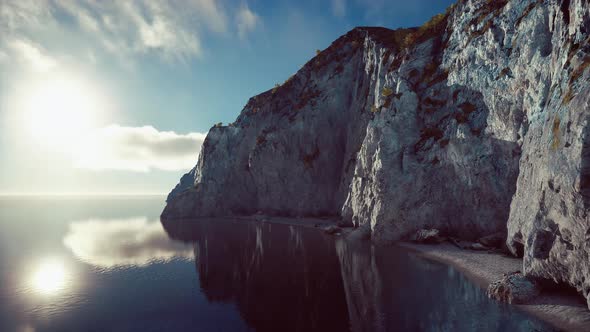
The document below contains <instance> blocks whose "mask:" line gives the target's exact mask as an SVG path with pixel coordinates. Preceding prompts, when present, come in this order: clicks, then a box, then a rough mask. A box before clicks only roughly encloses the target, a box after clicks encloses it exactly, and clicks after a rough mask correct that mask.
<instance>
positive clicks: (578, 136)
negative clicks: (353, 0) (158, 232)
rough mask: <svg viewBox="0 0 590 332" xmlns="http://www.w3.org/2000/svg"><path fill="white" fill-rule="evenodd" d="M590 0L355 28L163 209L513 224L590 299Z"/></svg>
mask: <svg viewBox="0 0 590 332" xmlns="http://www.w3.org/2000/svg"><path fill="white" fill-rule="evenodd" d="M589 17H590V3H589V2H588V1H585V0H567V1H565V0H563V1H558V0H543V1H538V0H519V1H516V0H511V1H509V0H502V1H487V0H460V1H458V3H457V4H456V5H455V6H453V7H452V8H450V9H449V11H448V12H447V13H446V14H445V15H443V16H438V17H437V18H436V19H435V20H433V21H431V22H430V23H429V24H428V25H426V26H425V27H423V28H421V29H418V30H417V29H405V30H395V31H394V30H389V29H384V28H366V27H365V28H355V29H353V30H352V31H350V32H349V33H347V34H346V35H344V36H342V37H340V38H339V39H338V40H336V41H335V42H334V43H333V44H332V45H331V46H330V47H328V48H327V49H326V50H324V51H322V52H321V53H319V55H318V56H316V57H315V58H313V59H312V60H310V61H309V62H308V63H307V64H306V65H304V66H303V67H302V68H301V69H300V70H299V71H298V72H297V73H296V74H295V75H294V76H293V77H292V78H290V79H289V80H287V81H286V82H285V83H284V84H282V85H281V86H280V87H278V88H276V89H272V90H269V91H266V92H264V93H262V94H260V95H258V96H256V97H253V98H251V99H250V100H249V101H248V103H247V104H246V106H245V107H244V109H243V110H242V112H241V114H240V115H239V116H238V118H237V120H236V121H235V122H234V123H233V124H232V125H231V126H215V127H213V128H211V130H210V131H209V134H208V135H207V138H206V139H205V142H204V144H203V147H202V150H201V153H200V155H199V159H198V162H197V165H196V166H195V168H194V169H193V170H192V171H191V172H189V173H188V174H186V175H185V176H183V177H182V179H181V181H180V183H179V184H178V185H177V186H176V188H175V189H174V190H173V191H172V192H171V193H170V195H169V198H168V204H167V206H166V208H165V210H164V211H163V213H162V218H164V219H174V218H184V217H194V216H215V215H244V214H245V215H251V214H252V213H254V212H256V211H259V210H260V211H262V212H263V213H264V214H266V215H280V216H314V217H317V216H340V217H342V218H343V220H345V221H347V222H352V223H353V224H354V225H355V226H363V225H368V227H369V229H370V234H371V237H372V239H373V241H376V242H380V243H389V242H392V241H396V240H399V239H401V238H405V237H408V236H409V235H411V234H413V233H414V232H416V231H417V230H419V229H423V228H426V227H434V228H438V229H444V230H445V232H446V233H448V234H449V235H450V236H455V237H458V238H461V239H467V240H471V241H473V240H477V239H478V238H480V237H481V236H484V235H488V234H493V233H496V232H503V231H506V221H507V220H508V227H507V232H508V234H507V245H508V247H509V249H510V250H511V251H512V252H513V253H515V254H522V255H523V256H524V266H523V271H524V273H525V274H526V275H530V276H533V277H540V278H544V279H552V280H554V281H556V282H560V283H568V284H570V285H572V286H574V287H576V288H577V289H578V290H579V291H580V292H582V293H583V294H584V295H585V296H586V297H587V299H589V302H590V263H589V262H590V260H589V259H588V257H590V217H589V215H590V214H589V213H588V210H590V148H589V147H590V126H589V125H590V112H589V110H590V107H589V106H588V105H589V103H590V70H588V68H590V39H589V32H590V19H589Z"/></svg>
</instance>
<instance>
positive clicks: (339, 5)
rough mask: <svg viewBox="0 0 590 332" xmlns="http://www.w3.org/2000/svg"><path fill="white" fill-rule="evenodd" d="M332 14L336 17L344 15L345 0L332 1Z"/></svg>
mask: <svg viewBox="0 0 590 332" xmlns="http://www.w3.org/2000/svg"><path fill="white" fill-rule="evenodd" d="M332 13H333V14H334V16H337V17H344V16H345V15H346V0H332Z"/></svg>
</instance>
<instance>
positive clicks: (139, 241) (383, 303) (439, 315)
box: [0, 197, 551, 331]
mask: <svg viewBox="0 0 590 332" xmlns="http://www.w3.org/2000/svg"><path fill="white" fill-rule="evenodd" d="M163 199H164V198H163V197H133V198H131V197H109V198H105V197H99V198H96V197H95V198H78V199H71V198H10V197H5V198H0V331H551V328H550V327H548V326H547V325H545V324H544V323H542V322H540V321H538V320H536V319H534V318H532V317H530V316H528V315H525V314H524V313H522V312H520V311H517V310H516V309H515V308H514V307H511V306H507V305H501V304H498V303H496V302H493V301H490V300H488V299H487V298H486V296H485V294H484V293H483V291H481V290H480V289H479V288H478V287H476V286H475V285H473V284H472V283H471V282H469V281H468V280H466V279H465V277H463V276H462V275H461V274H459V273H458V272H457V271H456V270H455V269H453V268H451V267H448V266H444V265H441V264H437V263H433V262H430V261H426V260H424V259H421V258H419V257H416V256H414V255H413V254H411V253H407V252H406V251H403V250H400V249H395V248H376V247H373V246H371V245H369V244H358V243H349V242H347V241H344V240H342V239H340V238H337V237H333V236H329V235H324V234H322V233H320V232H318V231H317V230H314V229H303V228H297V227H292V226H286V225H270V224H256V223H249V222H243V221H242V222H240V221H235V220H227V221H216V222H201V223H176V224H172V225H162V224H161V223H160V221H159V219H158V216H159V213H160V211H161V209H162V207H163ZM164 226H165V227H164Z"/></svg>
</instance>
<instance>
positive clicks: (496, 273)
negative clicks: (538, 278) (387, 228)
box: [397, 242, 590, 331]
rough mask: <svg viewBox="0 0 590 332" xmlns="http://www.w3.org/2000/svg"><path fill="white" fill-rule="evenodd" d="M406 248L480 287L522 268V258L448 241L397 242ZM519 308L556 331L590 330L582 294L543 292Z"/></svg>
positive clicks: (485, 286) (484, 287) (588, 312)
mask: <svg viewBox="0 0 590 332" xmlns="http://www.w3.org/2000/svg"><path fill="white" fill-rule="evenodd" d="M397 246H399V247H401V248H405V249H407V250H410V251H412V252H414V253H417V254H418V255H419V256H421V257H424V258H426V259H430V260H434V261H437V262H440V263H443V264H447V265H450V266H453V267H454V268H456V269H457V270H459V271H460V272H461V273H463V274H464V275H466V276H467V277H468V278H469V279H470V280H472V281H473V282H474V283H476V284H477V285H478V286H480V287H481V288H483V289H487V287H488V285H489V284H490V283H492V282H494V281H496V280H498V279H500V278H501V277H502V275H503V274H504V273H510V272H514V271H520V270H522V260H521V259H518V258H512V257H507V256H503V255H500V254H495V253H488V252H486V251H472V250H461V249H459V248H457V247H455V246H453V245H451V244H446V243H444V244H437V245H426V244H413V243H407V242H400V243H398V244H397ZM516 306H517V307H518V308H519V309H521V310H524V311H525V312H527V313H529V314H531V315H533V316H535V317H537V318H539V319H541V320H543V321H545V322H547V323H549V324H550V325H552V326H553V327H555V328H557V329H559V330H566V331H590V311H589V310H588V307H587V306H586V303H585V301H584V298H583V297H582V296H581V295H577V294H570V293H565V292H544V293H542V294H541V295H540V296H539V297H537V298H536V299H535V300H533V301H532V302H531V303H528V304H518V305H516Z"/></svg>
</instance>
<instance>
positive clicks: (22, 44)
mask: <svg viewBox="0 0 590 332" xmlns="http://www.w3.org/2000/svg"><path fill="white" fill-rule="evenodd" d="M7 47H8V49H9V50H10V53H12V54H13V55H14V58H15V59H17V60H18V61H20V62H22V63H24V64H26V65H27V66H28V67H29V68H31V69H33V70H35V71H38V72H46V71H49V70H50V69H52V68H53V67H55V66H56V65H57V61H56V60H55V59H53V58H52V57H51V56H49V55H47V54H46V53H47V52H46V51H45V50H43V49H42V48H41V47H40V46H38V45H35V44H33V43H32V42H30V41H28V40H24V39H14V40H11V41H9V42H8V43H7Z"/></svg>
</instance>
